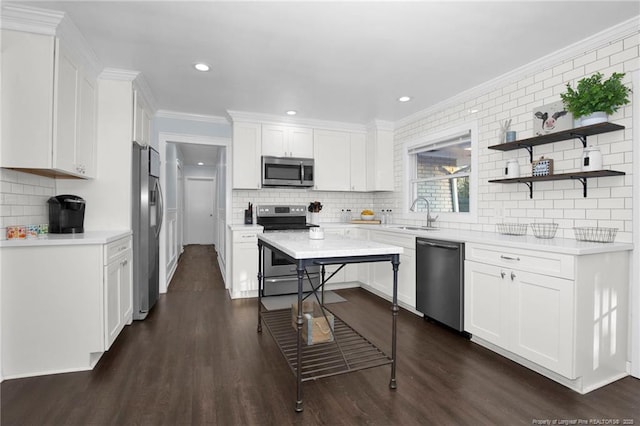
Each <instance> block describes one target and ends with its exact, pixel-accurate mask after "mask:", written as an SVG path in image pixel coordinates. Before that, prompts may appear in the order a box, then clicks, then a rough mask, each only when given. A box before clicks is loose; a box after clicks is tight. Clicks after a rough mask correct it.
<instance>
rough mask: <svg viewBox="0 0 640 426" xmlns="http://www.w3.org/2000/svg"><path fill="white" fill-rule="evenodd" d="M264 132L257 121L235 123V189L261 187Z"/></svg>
mask: <svg viewBox="0 0 640 426" xmlns="http://www.w3.org/2000/svg"><path fill="white" fill-rule="evenodd" d="M261 143H262V132H261V126H260V124H257V123H234V125H233V145H232V148H233V164H232V166H233V189H260V186H261V179H260V176H261V173H262V162H261V159H260V158H261V155H262V147H261Z"/></svg>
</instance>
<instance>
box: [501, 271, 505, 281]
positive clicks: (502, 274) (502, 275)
mask: <svg viewBox="0 0 640 426" xmlns="http://www.w3.org/2000/svg"><path fill="white" fill-rule="evenodd" d="M505 275H506V274H505V273H504V271H500V276H501V277H502V278H503V279H504V276H505Z"/></svg>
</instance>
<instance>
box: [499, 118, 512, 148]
mask: <svg viewBox="0 0 640 426" xmlns="http://www.w3.org/2000/svg"><path fill="white" fill-rule="evenodd" d="M510 126H511V119H509V120H506V121H505V122H504V124H501V125H500V143H503V142H513V141H509V140H507V133H508V132H509V127H510ZM513 136H514V139H513V140H515V133H514V135H513Z"/></svg>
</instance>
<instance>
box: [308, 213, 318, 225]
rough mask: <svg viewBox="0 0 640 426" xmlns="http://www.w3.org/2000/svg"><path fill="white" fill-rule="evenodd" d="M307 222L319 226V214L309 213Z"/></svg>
mask: <svg viewBox="0 0 640 426" xmlns="http://www.w3.org/2000/svg"><path fill="white" fill-rule="evenodd" d="M309 222H310V223H313V224H314V225H320V213H316V212H311V213H309Z"/></svg>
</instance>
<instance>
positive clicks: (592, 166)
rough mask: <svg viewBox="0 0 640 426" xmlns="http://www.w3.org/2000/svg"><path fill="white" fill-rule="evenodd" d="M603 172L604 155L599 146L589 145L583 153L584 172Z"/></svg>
mask: <svg viewBox="0 0 640 426" xmlns="http://www.w3.org/2000/svg"><path fill="white" fill-rule="evenodd" d="M596 170H602V153H601V152H600V148H598V147H597V146H592V145H589V146H588V147H586V148H585V149H584V151H583V152H582V171H583V172H594V171H596Z"/></svg>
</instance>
